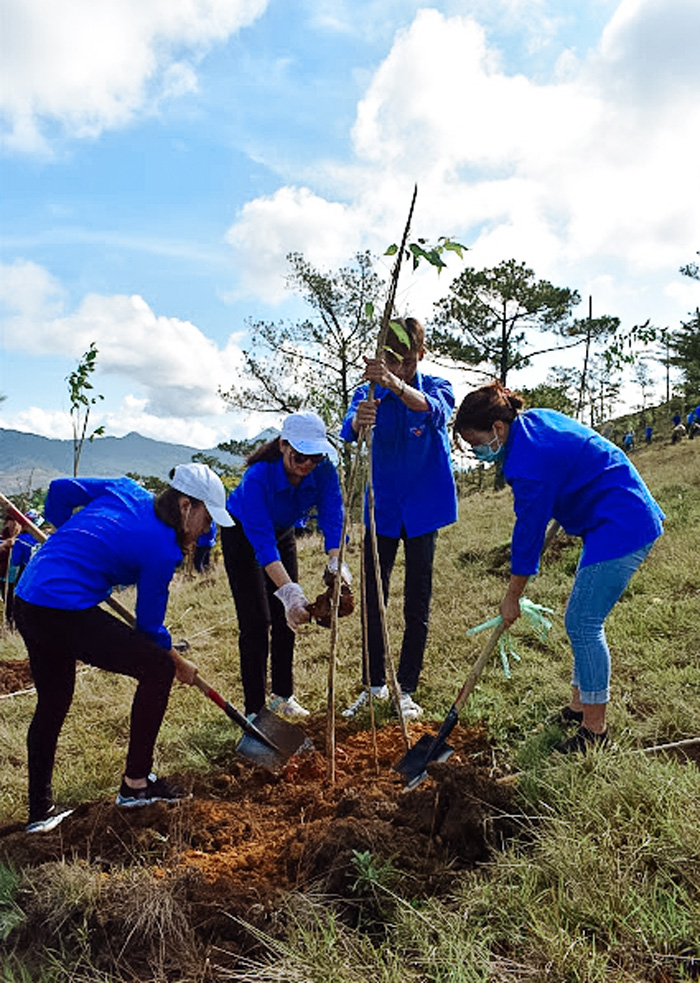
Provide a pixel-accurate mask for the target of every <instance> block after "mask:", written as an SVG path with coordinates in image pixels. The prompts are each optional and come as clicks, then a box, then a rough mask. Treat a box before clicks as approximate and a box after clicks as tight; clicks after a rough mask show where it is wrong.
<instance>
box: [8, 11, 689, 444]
mask: <svg viewBox="0 0 700 983" xmlns="http://www.w3.org/2000/svg"><path fill="white" fill-rule="evenodd" d="M0 8H1V12H2V27H3V29H2V32H1V34H2V44H3V47H4V50H3V51H2V52H0V58H1V62H0V63H1V66H2V67H1V68H0V121H1V122H2V133H3V143H2V159H1V162H0V168H1V170H0V180H1V185H2V187H1V190H0V225H1V231H2V239H1V241H0V263H1V264H2V265H1V267H0V305H1V315H2V320H1V321H0V353H1V354H0V358H1V359H2V362H1V364H0V393H3V394H5V395H6V397H7V398H6V400H5V401H4V403H2V404H1V405H0V426H4V427H11V428H17V429H21V430H27V431H30V432H34V433H41V434H44V435H46V436H54V437H67V436H69V435H70V420H69V416H68V412H67V411H68V398H67V391H66V386H65V381H64V380H65V377H66V375H67V374H68V373H69V372H70V371H71V370H72V368H74V366H75V364H76V362H77V359H78V358H79V357H80V355H81V354H82V353H83V352H84V351H85V350H86V349H87V348H88V346H89V344H90V342H91V341H95V343H96V344H97V347H98V349H99V352H100V354H99V357H98V372H97V374H96V379H95V382H96V388H97V390H98V391H99V392H100V393H102V394H104V396H105V399H104V401H103V402H102V403H100V404H99V406H98V407H97V408H96V416H95V424H96V425H97V424H98V423H102V424H104V425H105V427H106V430H107V433H109V434H113V435H116V436H119V435H122V434H124V433H127V432H128V431H130V430H137V431H139V432H140V433H143V434H145V435H147V436H152V437H156V438H158V439H164V440H173V441H177V442H185V443H190V444H193V445H195V446H200V447H209V446H213V445H214V444H216V443H217V442H218V441H219V440H222V439H226V438H227V437H229V436H244V435H250V434H254V433H256V432H257V431H258V430H260V429H261V428H262V426H264V425H266V424H268V423H270V422H272V421H271V420H269V419H268V418H265V419H262V418H260V417H257V418H256V417H243V416H241V415H239V414H234V413H230V412H226V409H225V406H224V404H223V403H222V402H221V400H220V399H219V397H218V396H217V389H218V386H219V385H223V386H224V387H225V386H226V385H227V383H228V382H229V381H230V380H232V379H234V378H235V377H236V374H237V371H238V368H239V366H240V349H241V346H242V345H244V344H245V340H246V334H245V332H246V320H247V319H249V318H250V319H254V320H257V319H275V320H277V319H281V318H284V317H293V316H296V315H297V314H298V313H299V312H300V310H301V307H300V302H299V301H298V300H296V299H295V298H294V297H293V296H291V295H290V294H289V292H288V291H287V290H285V286H284V276H285V273H286V263H285V256H286V254H287V253H288V252H290V251H292V250H293V251H299V252H302V253H304V255H305V256H306V257H307V258H308V259H309V260H311V261H312V262H313V263H315V264H317V265H318V266H319V267H321V268H323V269H334V268H337V267H338V266H340V265H341V264H344V263H346V262H347V261H348V260H350V259H351V257H352V256H353V255H354V253H355V252H356V251H357V250H358V249H364V248H370V249H372V250H373V251H375V252H377V253H380V252H382V251H383V250H384V248H385V247H386V245H388V243H390V242H392V241H394V239H396V238H397V235H398V234H399V231H400V229H401V227H402V225H403V220H404V216H405V212H406V209H407V206H408V202H409V199H410V194H411V190H412V187H413V183H414V182H417V184H418V187H419V198H418V206H417V212H416V217H415V221H414V233H415V234H418V235H425V236H426V237H427V238H435V237H437V236H438V235H452V236H454V237H455V238H457V239H459V240H460V241H462V242H463V243H465V244H466V245H468V246H469V247H470V250H471V251H470V253H469V254H468V262H469V263H470V265H473V266H476V267H482V266H491V265H495V264H496V263H498V262H500V261H501V260H503V259H509V258H511V257H515V258H516V259H518V260H523V261H525V262H527V264H528V265H529V266H531V267H532V268H533V269H534V270H535V272H536V274H537V276H538V277H542V278H545V279H549V280H551V281H552V282H553V283H555V284H557V285H559V286H569V287H572V288H576V289H578V290H579V292H580V293H581V295H582V296H583V297H584V298H585V297H587V296H588V295H592V296H593V298H594V313H596V314H598V313H601V314H602V313H609V314H617V315H618V316H620V317H621V318H622V321H623V325H625V326H631V325H632V324H635V323H641V322H643V321H645V320H646V319H647V318H650V319H651V320H652V322H653V323H655V324H658V325H660V326H664V325H668V326H671V327H677V326H678V324H679V323H680V321H681V320H683V319H684V318H685V317H686V316H687V314H688V312H689V311H690V310H692V309H694V307H695V306H696V305H697V304H698V303H700V298H699V297H698V296H697V293H698V287H697V284H694V283H693V282H692V281H690V280H688V279H687V278H685V279H684V278H683V277H681V276H679V274H678V267H679V266H680V265H681V264H683V263H686V262H689V261H691V260H692V259H694V258H695V253H696V251H697V250H698V249H700V196H699V195H698V165H697V161H698V150H699V149H700V146H699V144H700V137H699V136H698V134H700V100H698V98H697V93H698V91H700V59H698V58H697V38H698V36H700V4H698V3H697V0H622V2H619V0H580V2H576V0H488V2H486V0H483V2H482V0H449V2H447V0H446V2H439V3H433V4H425V3H423V4H420V3H414V2H413V0H347V2H342V0H148V2H144V0H100V2H99V3H96V2H95V0H53V2H52V3H51V4H50V5H47V4H45V3H44V2H43V0H0ZM458 272H459V264H457V265H454V266H453V267H452V269H451V273H450V275H451V274H452V273H454V274H456V273H458ZM448 282H449V281H448V280H447V279H443V280H441V281H437V278H436V277H435V276H434V275H433V274H432V273H431V272H430V271H427V273H426V274H424V275H419V276H417V277H411V275H410V274H407V275H406V277H405V278H404V279H403V280H402V296H401V303H402V304H403V306H404V308H405V311H404V313H407V312H409V310H410V313H414V314H416V315H417V316H419V317H422V318H423V319H425V320H428V319H429V318H430V314H431V308H432V303H433V301H434V300H436V299H437V298H438V297H439V296H441V295H443V294H444V293H445V292H446V289H447V284H448ZM544 371H545V370H544V368H541V370H540V374H541V375H543V374H544ZM513 381H514V383H515V384H516V385H517V378H515V379H514V380H513ZM455 384H456V388H457V390H458V398H459V396H460V395H461V394H462V393H463V392H464V391H466V389H467V388H468V385H469V383H468V380H466V379H460V378H459V377H455ZM630 399H631V401H632V402H633V394H632V393H631V392H630Z"/></svg>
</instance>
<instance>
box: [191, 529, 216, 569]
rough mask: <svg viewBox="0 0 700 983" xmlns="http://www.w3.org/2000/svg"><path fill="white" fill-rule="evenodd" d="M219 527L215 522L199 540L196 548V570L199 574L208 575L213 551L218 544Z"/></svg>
mask: <svg viewBox="0 0 700 983" xmlns="http://www.w3.org/2000/svg"><path fill="white" fill-rule="evenodd" d="M217 535H218V526H217V525H216V523H215V522H212V524H211V525H210V526H209V528H208V529H207V531H206V532H205V533H202V535H201V536H200V537H199V539H198V540H197V544H196V546H195V548H194V568H195V570H196V571H197V573H206V572H207V571H208V570H209V567H210V564H211V551H212V549H213V548H214V546H215V544H216V537H217Z"/></svg>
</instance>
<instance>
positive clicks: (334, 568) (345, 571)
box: [323, 555, 352, 586]
mask: <svg viewBox="0 0 700 983" xmlns="http://www.w3.org/2000/svg"><path fill="white" fill-rule="evenodd" d="M337 572H338V556H337V555H336V556H332V557H331V558H330V560H329V561H328V566H327V567H326V570H325V572H324V574H323V580H324V583H326V584H328V585H329V586H331V585H332V584H333V578H334V577H335V575H336V574H337ZM340 578H341V580H342V581H343V583H344V584H351V583H352V574H351V573H350V567H349V566H348V565H347V563H346V562H345V560H343V563H342V565H341V567H340Z"/></svg>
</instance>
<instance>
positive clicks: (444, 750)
mask: <svg viewBox="0 0 700 983" xmlns="http://www.w3.org/2000/svg"><path fill="white" fill-rule="evenodd" d="M453 752H454V748H453V747H452V746H451V745H449V744H447V743H446V742H445V741H437V740H436V739H435V738H434V737H431V736H430V734H424V735H423V737H421V739H420V740H419V741H417V742H416V743H415V744H414V745H413V747H412V748H410V749H409V750H408V751H407V752H406V753H405V754H404V756H403V758H402V759H401V760H400V761H397V763H396V764H395V765H394V771H398V772H399V774H401V775H403V776H404V777H405V778H407V779H408V780H409V786H410V787H413V785H414V784H416V785H417V784H418V780H421V781H422V780H423V778H424V777H425V776H426V775H427V773H428V765H429V764H432V762H433V761H447V759H448V758H449V756H450V755H451V754H452V753H453Z"/></svg>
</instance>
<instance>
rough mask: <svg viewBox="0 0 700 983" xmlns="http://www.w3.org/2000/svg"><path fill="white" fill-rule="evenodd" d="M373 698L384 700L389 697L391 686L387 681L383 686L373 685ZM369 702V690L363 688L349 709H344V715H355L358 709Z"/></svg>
mask: <svg viewBox="0 0 700 983" xmlns="http://www.w3.org/2000/svg"><path fill="white" fill-rule="evenodd" d="M372 699H373V700H381V701H382V702H384V701H385V700H388V699H389V687H388V686H387V685H386V683H385V684H384V685H383V686H372ZM368 703H369V696H368V694H367V690H366V689H363V690H362V692H361V693H360V695H359V696H358V697H357V699H356V700H355V702H354V703H351V704H350V706H349V707H348V708H347V710H343V716H344V717H354V716H355V714H356V713H358V711H360V710H361V709H362V708H363V707H365V706H367V704H368Z"/></svg>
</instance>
